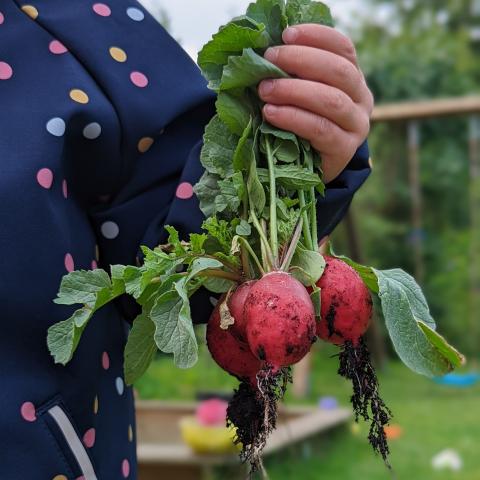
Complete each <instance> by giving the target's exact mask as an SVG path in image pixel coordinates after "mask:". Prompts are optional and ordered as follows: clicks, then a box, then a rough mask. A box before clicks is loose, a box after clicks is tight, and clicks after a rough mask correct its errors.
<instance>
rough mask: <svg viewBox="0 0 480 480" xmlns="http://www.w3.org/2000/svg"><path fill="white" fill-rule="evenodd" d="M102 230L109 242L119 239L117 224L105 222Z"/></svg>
mask: <svg viewBox="0 0 480 480" xmlns="http://www.w3.org/2000/svg"><path fill="white" fill-rule="evenodd" d="M100 230H101V232H102V235H103V236H104V237H105V238H106V239H108V240H113V239H115V238H117V237H118V234H119V233H120V229H119V228H118V225H117V224H116V223H115V222H111V221H108V222H104V223H103V224H102V226H101V227H100Z"/></svg>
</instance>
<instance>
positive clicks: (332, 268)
mask: <svg viewBox="0 0 480 480" xmlns="http://www.w3.org/2000/svg"><path fill="white" fill-rule="evenodd" d="M325 260H326V263H327V264H326V267H325V272H324V273H323V275H322V277H321V278H320V280H319V281H318V282H317V286H318V287H319V288H320V289H321V320H320V321H319V322H318V323H317V335H318V336H319V337H320V338H321V339H322V340H325V341H327V342H330V343H334V344H335V345H343V344H344V343H345V342H346V341H350V342H352V344H353V345H354V346H355V345H357V344H358V342H359V340H360V338H361V337H362V336H363V335H364V334H365V332H366V331H367V329H368V325H369V323H370V319H371V318H372V297H371V296H370V292H369V291H368V288H367V287H366V285H365V283H364V282H363V280H362V279H361V277H360V276H359V275H358V273H357V272H356V271H355V270H354V269H353V268H352V267H350V265H347V264H346V263H345V262H343V261H342V260H339V259H338V258H333V257H329V256H325Z"/></svg>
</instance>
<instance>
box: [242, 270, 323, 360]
mask: <svg viewBox="0 0 480 480" xmlns="http://www.w3.org/2000/svg"><path fill="white" fill-rule="evenodd" d="M244 316H245V318H244V321H245V324H246V333H247V339H248V344H249V346H250V349H251V351H252V352H253V354H254V355H255V356H256V357H257V358H258V359H259V360H262V361H265V362H266V363H267V364H269V365H271V366H272V367H273V368H274V369H275V368H277V369H278V368H281V367H287V366H289V365H293V364H295V363H297V362H299V361H300V360H301V359H302V358H303V357H304V356H305V355H306V354H307V353H308V352H309V351H310V348H311V346H312V343H314V342H315V340H316V335H315V309H314V307H313V304H312V301H311V299H310V296H309V294H308V292H307V290H306V288H305V287H304V286H303V285H302V284H301V283H300V282H299V281H298V280H296V279H295V278H294V277H292V276H291V275H289V274H288V273H286V272H281V271H276V272H275V271H274V272H271V273H268V274H266V275H265V276H263V277H262V278H261V279H260V280H259V281H258V282H256V283H255V284H254V285H253V286H252V287H251V288H250V292H249V293H248V296H247V299H246V301H245V308H244Z"/></svg>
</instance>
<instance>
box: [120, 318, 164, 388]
mask: <svg viewBox="0 0 480 480" xmlns="http://www.w3.org/2000/svg"><path fill="white" fill-rule="evenodd" d="M154 332H155V324H154V323H153V322H152V320H151V319H150V318H149V316H148V315H146V314H145V313H142V314H141V315H139V316H138V317H137V318H136V319H135V320H134V321H133V325H132V329H131V330H130V335H129V336H128V341H127V344H126V346H125V362H124V366H123V371H124V376H125V382H126V383H127V385H132V384H133V383H134V382H136V381H137V380H138V379H139V378H140V377H141V376H142V375H143V374H144V373H145V372H146V371H147V368H148V367H149V366H150V364H151V363H152V360H153V359H154V358H155V353H156V351H157V345H156V344H155V340H154V338H153V335H154Z"/></svg>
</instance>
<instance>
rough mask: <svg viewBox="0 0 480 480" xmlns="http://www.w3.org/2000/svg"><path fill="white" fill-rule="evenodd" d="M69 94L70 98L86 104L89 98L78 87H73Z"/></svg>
mask: <svg viewBox="0 0 480 480" xmlns="http://www.w3.org/2000/svg"><path fill="white" fill-rule="evenodd" d="M69 95H70V98H71V99H72V100H73V101H74V102H77V103H82V104H86V103H88V102H89V100H90V99H89V98H88V95H87V94H86V93H85V92H84V91H83V90H80V89H79V88H74V89H72V90H70V94H69Z"/></svg>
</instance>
